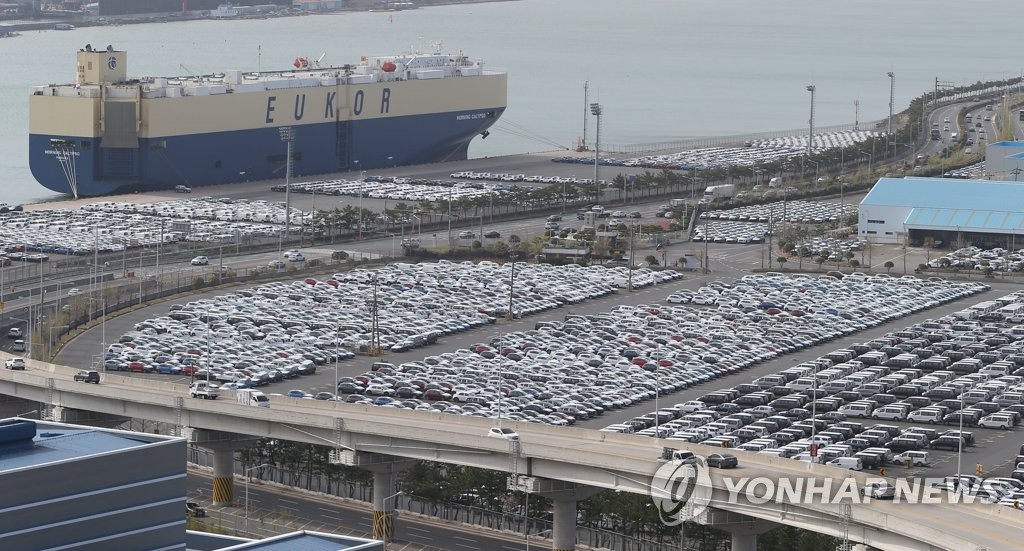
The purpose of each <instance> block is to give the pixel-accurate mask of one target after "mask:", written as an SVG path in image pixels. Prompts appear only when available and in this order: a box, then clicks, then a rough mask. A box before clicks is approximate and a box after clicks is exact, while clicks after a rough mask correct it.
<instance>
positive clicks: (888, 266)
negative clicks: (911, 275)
mask: <svg viewBox="0 0 1024 551" xmlns="http://www.w3.org/2000/svg"><path fill="white" fill-rule="evenodd" d="M882 266H885V273H889V270H892V269H893V267H895V266H896V264H894V263H893V261H892V260H886V261H885V264H882Z"/></svg>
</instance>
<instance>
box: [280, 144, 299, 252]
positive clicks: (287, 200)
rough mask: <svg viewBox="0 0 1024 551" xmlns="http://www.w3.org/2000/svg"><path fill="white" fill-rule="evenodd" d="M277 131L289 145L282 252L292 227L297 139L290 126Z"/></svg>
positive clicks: (285, 177) (286, 166)
mask: <svg viewBox="0 0 1024 551" xmlns="http://www.w3.org/2000/svg"><path fill="white" fill-rule="evenodd" d="M277 133H278V134H279V135H280V136H281V141H282V142H284V143H285V144H287V145H288V149H287V158H286V159H285V165H284V166H285V169H284V236H283V237H282V239H280V240H279V241H278V246H277V252H281V250H282V249H283V248H284V240H285V239H288V237H289V236H288V233H289V231H290V229H291V215H292V203H291V188H292V186H291V178H292V143H293V142H294V141H295V132H294V131H293V130H292V127H290V126H282V127H281V128H278V129H277Z"/></svg>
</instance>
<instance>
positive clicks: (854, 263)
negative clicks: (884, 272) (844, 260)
mask: <svg viewBox="0 0 1024 551" xmlns="http://www.w3.org/2000/svg"><path fill="white" fill-rule="evenodd" d="M890 264H891V263H890ZM857 266H860V261H859V260H857V259H856V258H851V259H850V267H851V268H856V267H857Z"/></svg>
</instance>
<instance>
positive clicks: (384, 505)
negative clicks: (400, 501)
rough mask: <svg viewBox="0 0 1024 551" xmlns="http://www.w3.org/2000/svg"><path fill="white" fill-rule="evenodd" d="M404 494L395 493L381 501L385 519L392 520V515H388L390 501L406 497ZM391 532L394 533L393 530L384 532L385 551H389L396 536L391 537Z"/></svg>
mask: <svg viewBox="0 0 1024 551" xmlns="http://www.w3.org/2000/svg"><path fill="white" fill-rule="evenodd" d="M404 494H405V492H395V493H393V494H391V495H389V496H388V497H386V498H384V499H382V500H381V507H382V508H383V509H384V510H383V511H382V512H383V513H384V517H385V518H387V519H389V520H390V515H388V500H389V499H394V498H396V497H398V496H400V495H404ZM391 532H392V530H386V531H385V532H384V551H388V541H390V540H391V539H392V538H393V537H394V536H392V535H391Z"/></svg>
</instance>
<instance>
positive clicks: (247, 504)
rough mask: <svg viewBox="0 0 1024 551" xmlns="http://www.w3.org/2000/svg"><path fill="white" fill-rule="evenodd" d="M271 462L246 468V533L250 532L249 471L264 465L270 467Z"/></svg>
mask: <svg viewBox="0 0 1024 551" xmlns="http://www.w3.org/2000/svg"><path fill="white" fill-rule="evenodd" d="M270 466H271V465H270V463H264V464H262V465H256V466H255V467H249V468H248V469H246V470H245V533H246V534H248V533H249V473H250V472H252V471H255V470H256V469H262V468H263V467H270Z"/></svg>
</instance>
